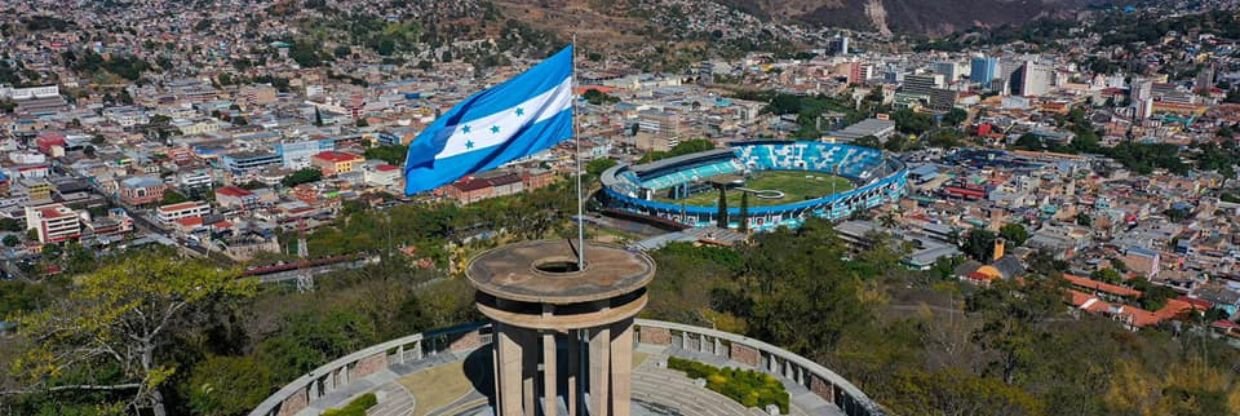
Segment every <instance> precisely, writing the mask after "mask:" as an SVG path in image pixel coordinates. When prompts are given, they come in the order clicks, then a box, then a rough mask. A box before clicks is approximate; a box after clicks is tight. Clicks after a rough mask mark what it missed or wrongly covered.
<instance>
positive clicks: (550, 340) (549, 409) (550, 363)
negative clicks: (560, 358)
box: [542, 332, 559, 416]
mask: <svg viewBox="0 0 1240 416" xmlns="http://www.w3.org/2000/svg"><path fill="white" fill-rule="evenodd" d="M542 344H543V345H542V353H543V356H542V362H543V414H544V415H546V416H556V415H559V412H558V410H559V409H557V407H558V405H559V401H558V400H556V385H555V381H556V380H555V379H556V377H557V376H558V375H557V374H556V368H555V367H556V363H557V361H556V356H555V333H554V332H545V333H543V335H542Z"/></svg>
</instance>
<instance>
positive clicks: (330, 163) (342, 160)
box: [310, 150, 366, 176]
mask: <svg viewBox="0 0 1240 416" xmlns="http://www.w3.org/2000/svg"><path fill="white" fill-rule="evenodd" d="M365 161H366V159H365V158H363V157H361V156H358V155H355V154H352V153H345V152H337V151H334V150H328V151H325V152H319V153H317V154H315V155H314V156H313V157H311V158H310V165H311V166H313V167H316V168H318V169H319V170H320V171H322V172H323V176H336V175H339V174H342V173H349V172H352V171H353V169H355V168H357V167H358V166H361V164H362V163H363V162H365Z"/></svg>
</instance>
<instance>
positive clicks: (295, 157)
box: [274, 135, 383, 170]
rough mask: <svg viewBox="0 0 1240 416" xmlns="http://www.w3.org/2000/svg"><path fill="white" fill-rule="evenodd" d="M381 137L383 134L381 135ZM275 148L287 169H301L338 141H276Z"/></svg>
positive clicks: (334, 148)
mask: <svg viewBox="0 0 1240 416" xmlns="http://www.w3.org/2000/svg"><path fill="white" fill-rule="evenodd" d="M380 137H381V138H382V137H383V136H382V135H380ZM274 148H275V152H276V155H278V156H279V157H280V163H281V164H282V165H283V166H284V168H285V169H289V170H301V169H305V168H308V167H310V159H311V158H313V157H314V155H317V154H319V153H322V152H327V151H332V150H336V141H335V140H332V139H322V140H302V141H292V142H283V143H276V145H275V147H274Z"/></svg>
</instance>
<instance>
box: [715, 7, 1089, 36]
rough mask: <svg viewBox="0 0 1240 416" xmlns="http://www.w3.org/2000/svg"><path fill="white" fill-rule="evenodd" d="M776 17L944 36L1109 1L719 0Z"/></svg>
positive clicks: (1067, 13) (1064, 13) (1069, 12)
mask: <svg viewBox="0 0 1240 416" xmlns="http://www.w3.org/2000/svg"><path fill="white" fill-rule="evenodd" d="M718 1H720V2H722V3H725V4H728V5H730V6H732V7H736V8H738V9H741V10H745V11H746V12H749V13H752V14H754V15H757V16H762V17H769V18H771V19H774V20H776V21H798V22H804V23H809V24H812V25H816V26H830V27H844V28H851V29H858V30H877V31H880V32H884V33H892V32H896V33H917V34H928V35H942V34H946V33H950V32H953V31H956V30H960V29H967V28H969V27H973V26H984V27H986V26H999V25H1003V24H1020V23H1024V22H1028V21H1030V20H1033V19H1036V18H1039V17H1071V16H1072V15H1074V14H1075V12H1076V11H1078V10H1081V9H1082V8H1084V7H1085V6H1087V5H1089V4H1099V3H1103V2H1105V0H759V1H749V0H718Z"/></svg>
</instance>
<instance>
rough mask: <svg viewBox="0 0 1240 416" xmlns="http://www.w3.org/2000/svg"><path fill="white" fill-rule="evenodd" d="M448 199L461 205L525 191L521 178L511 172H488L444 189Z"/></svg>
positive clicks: (467, 178)
mask: <svg viewBox="0 0 1240 416" xmlns="http://www.w3.org/2000/svg"><path fill="white" fill-rule="evenodd" d="M445 188H446V191H447V192H446V194H447V196H448V197H449V198H451V199H453V200H455V201H457V202H458V203H460V204H461V205H468V204H472V203H474V202H478V201H481V200H484V199H490V198H497V197H501V196H505V195H512V194H516V193H520V192H522V191H524V190H525V184H524V182H523V181H522V180H521V177H520V176H519V175H517V174H515V173H511V172H489V173H487V174H483V175H479V176H467V177H465V178H463V179H461V180H458V181H456V182H453V183H452V184H450V185H448V186H446V187H445Z"/></svg>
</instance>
